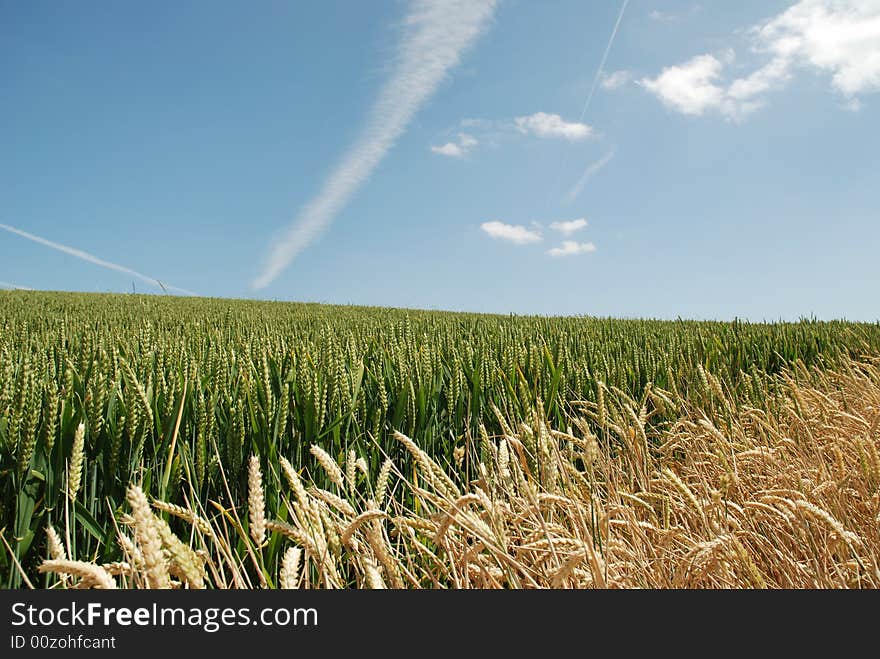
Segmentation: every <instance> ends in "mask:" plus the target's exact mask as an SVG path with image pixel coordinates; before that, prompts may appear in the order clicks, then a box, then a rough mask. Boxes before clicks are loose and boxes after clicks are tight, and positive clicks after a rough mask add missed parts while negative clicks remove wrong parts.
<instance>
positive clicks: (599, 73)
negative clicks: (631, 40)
mask: <svg viewBox="0 0 880 659" xmlns="http://www.w3.org/2000/svg"><path fill="white" fill-rule="evenodd" d="M628 4H629V0H623V4H622V5H620V13H619V14H617V21H616V22H615V23H614V29H613V30H611V36H610V37H609V38H608V45H607V46H605V52H604V53H603V54H602V61H601V62H599V68H598V69H596V75H595V76H593V85H592V86H591V87H590V93H589V94H587V101H586V102H585V103H584V109H583V110H581V117H580V119H578V122H582V121H583V120H584V117H585V116H586V114H587V109H588V108H589V107H590V102H591V101H592V100H593V94H595V93H596V85H598V84H599V79H600V78H601V77H602V72H603V71H605V60H607V59H608V53H610V52H611V45H612V44H613V43H614V38H615V37H616V36H617V29H618V28H619V27H620V21H622V20H623V14H624V12H625V11H626V6H627V5H628Z"/></svg>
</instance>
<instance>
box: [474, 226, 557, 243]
mask: <svg viewBox="0 0 880 659" xmlns="http://www.w3.org/2000/svg"><path fill="white" fill-rule="evenodd" d="M480 228H481V229H482V230H483V231H485V232H486V233H487V234H489V236H490V237H491V238H495V239H497V240H507V241H509V242H512V243H515V244H517V245H528V244H529V243H538V242H541V240H543V238H542V236H541V234H540V232H539V231H535V230H531V229H528V228H526V227H524V226H522V225H521V224H505V223H504V222H498V221H492V222H483V223H482V224H481V225H480Z"/></svg>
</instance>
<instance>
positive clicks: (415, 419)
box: [0, 291, 880, 587]
mask: <svg viewBox="0 0 880 659" xmlns="http://www.w3.org/2000/svg"><path fill="white" fill-rule="evenodd" d="M878 353H880V324H876V323H875V324H858V323H848V322H817V321H813V320H803V321H801V322H797V323H745V322H690V321H655V320H614V319H602V318H588V317H578V318H546V317H531V316H497V315H494V316H493V315H478V314H467V313H451V312H428V311H413V310H402V309H401V310H397V309H379V308H366V307H346V306H324V305H312V304H293V303H273V302H254V301H245V300H215V299H193V298H171V297H157V296H142V295H87V294H65V293H43V292H30V291H15V292H3V293H0V506H2V508H0V529H2V535H3V537H4V538H5V540H6V542H7V543H8V544H9V546H10V549H9V550H7V549H6V548H5V547H4V548H3V549H2V551H0V574H2V575H3V583H2V585H3V586H7V587H8V586H11V587H16V586H20V585H21V576H20V571H19V570H17V569H14V562H13V555H14V557H15V558H16V559H17V560H18V561H20V563H21V564H22V566H23V568H24V570H25V571H26V572H28V573H31V574H33V573H34V567H35V566H36V565H37V564H38V563H39V562H40V560H42V559H43V558H44V557H45V556H46V540H45V533H44V532H43V530H44V529H45V528H46V526H47V525H48V524H53V525H55V526H57V527H60V528H66V529H68V533H70V534H71V537H70V544H71V546H72V548H75V550H74V551H73V552H72V553H73V554H74V555H76V556H82V557H89V558H95V559H98V560H106V561H110V560H115V559H116V558H118V555H117V552H118V549H117V547H116V543H115V537H116V529H115V526H114V518H118V516H119V515H120V514H121V512H122V511H123V510H125V497H126V488H127V486H128V484H129V483H131V482H138V483H141V484H142V487H143V489H144V491H145V492H146V493H147V494H148V495H150V496H155V497H157V498H160V499H163V500H169V501H180V500H182V499H183V498H193V497H195V498H197V499H198V500H199V501H208V500H214V499H226V498H227V495H229V496H231V497H232V499H233V500H237V501H244V500H246V497H247V473H246V467H247V462H248V457H249V456H250V455H252V454H254V455H257V456H259V459H260V461H261V463H262V465H263V469H264V471H265V472H266V473H267V474H275V473H276V472H277V467H276V465H277V464H278V461H279V459H280V458H281V457H283V458H286V459H287V460H289V461H290V463H292V464H293V465H295V466H297V467H298V468H299V467H302V468H304V469H306V470H308V472H309V473H310V474H312V475H313V476H314V477H315V478H321V472H320V471H319V470H315V469H314V466H315V462H314V457H313V455H312V454H311V453H310V451H309V448H310V446H311V445H312V444H317V445H319V446H321V447H323V448H324V449H325V450H326V451H327V453H329V454H330V455H331V456H332V457H333V458H334V459H336V460H338V461H339V463H340V464H346V462H347V460H348V456H349V453H350V451H354V452H355V456H356V457H357V458H362V459H363V461H365V462H366V465H365V471H366V472H368V473H370V474H375V473H376V472H378V471H379V469H380V466H381V465H382V463H383V461H384V459H385V456H386V454H387V455H388V456H390V457H391V458H392V459H393V460H394V461H395V464H396V465H397V466H398V468H400V469H401V470H402V471H404V472H405V471H406V470H407V469H409V468H411V466H412V456H411V455H410V454H409V453H408V452H407V451H406V449H405V448H404V447H403V446H402V445H401V444H400V442H398V441H396V440H394V439H393V438H392V437H391V433H392V431H395V430H396V431H400V432H401V433H403V434H405V435H407V436H409V437H412V438H414V439H416V440H417V441H418V443H419V446H421V447H422V448H423V449H424V450H425V451H427V453H428V454H429V455H431V456H432V457H433V458H434V459H435V460H437V461H438V462H439V463H440V464H452V463H454V462H455V459H456V457H457V454H456V449H457V448H460V447H465V448H466V449H467V450H466V451H465V452H464V455H465V456H472V455H474V451H475V450H476V451H478V450H479V439H480V437H481V435H482V434H483V433H482V431H481V426H482V427H483V428H484V429H485V432H486V433H488V434H492V433H495V432H497V431H499V430H500V429H501V428H500V421H499V417H501V418H506V419H526V418H530V417H531V416H533V415H534V411H535V408H536V406H539V408H542V409H543V412H542V414H543V416H544V417H545V418H546V419H547V420H548V422H549V423H550V424H551V425H553V426H554V427H559V428H564V427H565V425H566V423H567V420H568V419H569V415H570V413H571V411H572V404H573V402H574V401H580V400H589V401H595V400H598V399H601V397H602V396H603V395H605V393H606V392H614V391H615V390H619V391H620V392H621V393H622V394H626V395H628V396H631V397H633V398H635V399H637V400H638V399H641V400H645V398H646V397H647V396H649V395H650V390H649V389H648V390H646V388H648V387H649V384H650V385H652V386H655V387H657V388H662V390H665V391H668V392H673V393H675V395H677V396H681V397H683V398H686V399H688V400H690V401H693V402H694V404H699V402H700V401H701V400H704V399H706V398H707V397H710V396H712V395H713V391H714V392H715V393H718V392H719V391H720V390H721V389H722V388H723V389H724V393H726V394H731V395H734V396H736V397H737V399H738V400H742V401H754V402H755V404H756V405H757V404H760V405H761V406H763V407H768V406H771V405H772V398H773V396H774V395H775V389H774V386H773V384H772V382H773V378H772V377H771V376H772V375H773V374H775V373H777V372H778V371H779V370H780V369H782V368H784V367H786V366H790V365H792V364H795V363H798V362H802V363H803V364H805V365H807V366H823V367H833V366H835V365H838V364H841V363H844V362H846V361H848V360H849V359H850V358H859V357H861V356H863V355H867V354H878ZM600 383H601V384H600ZM496 409H497V413H496V411H495V410H496ZM80 423H82V424H84V429H85V432H84V435H83V456H82V460H79V459H74V460H73V463H74V464H73V468H71V469H70V472H71V478H69V477H68V475H67V467H68V464H69V462H70V461H71V458H72V457H74V458H75V456H74V454H75V453H76V451H74V446H73V444H74V437H75V435H76V431H77V428H78V426H79V424H80ZM651 423H653V424H661V423H663V414H662V413H659V414H656V415H653V416H652V418H651ZM597 430H601V429H600V428H599V429H597ZM461 468H462V469H463V470H464V471H465V473H466V474H471V475H473V472H472V469H473V467H472V465H469V463H468V461H467V459H466V460H465V463H464V464H463V465H461ZM469 470H471V471H469ZM224 477H225V478H224ZM273 478H274V476H273V477H272V478H269V477H268V476H267V486H266V497H267V507H268V508H270V509H273V510H274V509H278V508H280V505H279V503H280V497H281V494H280V492H279V488H278V487H277V486H276V485H275V480H273ZM68 481H71V482H68ZM184 484H185V486H184ZM227 484H228V488H229V491H228V492H227V490H226V488H227ZM66 503H68V504H69V505H65V504H66ZM267 553H268V554H271V552H269V551H268V550H267ZM272 560H273V561H274V564H275V565H277V563H278V561H279V560H280V555H278V556H275V557H274V558H272ZM39 578H47V577H42V576H41V577H39Z"/></svg>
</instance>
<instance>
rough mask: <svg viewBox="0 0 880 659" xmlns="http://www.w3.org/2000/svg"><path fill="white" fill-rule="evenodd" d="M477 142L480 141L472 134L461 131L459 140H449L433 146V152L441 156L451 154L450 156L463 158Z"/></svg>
mask: <svg viewBox="0 0 880 659" xmlns="http://www.w3.org/2000/svg"><path fill="white" fill-rule="evenodd" d="M477 144H479V142H478V141H477V139H476V138H474V137H473V136H472V135H468V134H467V133H459V134H458V142H447V143H446V144H443V145H441V146H432V147H431V152H432V153H436V154H439V155H441V156H449V157H450V158H463V157H464V156H466V155H467V154H468V152H469V151H470V150H471V149H473V148H474V147H475V146H476V145H477Z"/></svg>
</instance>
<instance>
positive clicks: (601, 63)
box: [553, 0, 629, 201]
mask: <svg viewBox="0 0 880 659" xmlns="http://www.w3.org/2000/svg"><path fill="white" fill-rule="evenodd" d="M628 4H629V0H623V2H622V3H621V5H620V11H619V12H618V14H617V20H616V21H615V22H614V28H613V29H612V30H611V36H610V37H608V43H607V44H606V46H605V52H604V53H602V59H601V60H600V61H599V66H598V67H597V68H596V74H595V75H594V76H593V84H592V85H591V86H590V92H589V94H587V100H586V101H585V102H584V108H583V109H582V110H581V116H580V117H578V123H583V122H584V117H586V116H587V110H588V109H589V108H590V103H592V102H593V95H594V94H595V93H596V87H597V86H598V85H599V80H601V78H602V73H603V72H604V71H605V62H606V61H607V60H608V54H609V53H610V52H611V46H612V45H614V39H615V38H616V37H617V30H618V29H619V28H620V22H621V21H622V20H623V15H624V14H625V13H626V7H627V5H628ZM568 161H569V159H568V157H566V158H564V159H563V164H562V166H561V167H560V169H559V176H557V180H558V179H561V178H562V175H563V172H564V171H566V170H567V169H568ZM603 165H604V163H603ZM588 171H589V170H588ZM593 173H595V172H593ZM584 176H586V178H584ZM584 176H581V179H582V180H583V181H584V182H583V185H580V181H578V183H576V184H575V187H574V188H572V190H570V191H569V193H568V195H567V196H566V197H567V199H568V201H572V200H573V199H574V197H576V196H577V195H578V194H580V191H581V190H582V189H583V186H584V185H586V183H587V181H588V180H589V178H590V177H589V176H587V173H586V172H585V173H584ZM579 185H580V188H579V189H578V186H579ZM575 189H577V192H576V193H574V194H572V192H573V191H574V190H575ZM559 193H560V190H559V186H558V185H557V186H556V187H555V188H554V191H553V195H554V196H556V195H558V194H559Z"/></svg>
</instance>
